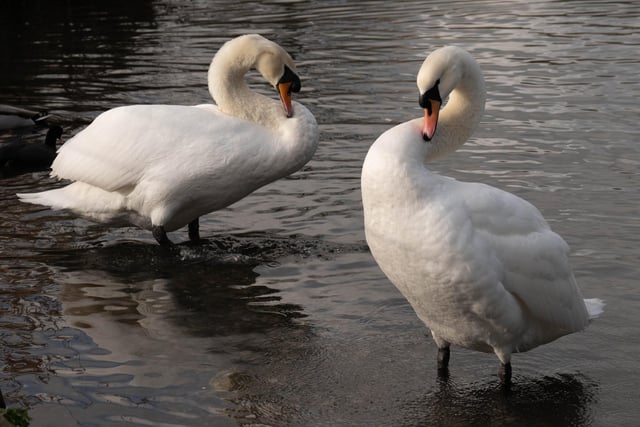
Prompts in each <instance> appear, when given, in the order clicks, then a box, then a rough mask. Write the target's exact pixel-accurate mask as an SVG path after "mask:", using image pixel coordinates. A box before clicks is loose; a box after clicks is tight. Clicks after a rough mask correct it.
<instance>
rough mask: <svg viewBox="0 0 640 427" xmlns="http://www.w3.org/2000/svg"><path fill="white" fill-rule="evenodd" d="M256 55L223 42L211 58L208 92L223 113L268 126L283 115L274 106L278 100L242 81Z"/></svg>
mask: <svg viewBox="0 0 640 427" xmlns="http://www.w3.org/2000/svg"><path fill="white" fill-rule="evenodd" d="M239 52H240V53H239ZM256 59H257V58H256V55H255V54H254V53H252V52H250V51H249V52H247V51H242V50H238V49H233V46H229V43H227V45H225V46H223V47H222V48H221V49H220V50H219V51H218V53H217V54H216V56H215V57H214V58H213V60H212V61H211V65H210V67H209V76H208V77H209V92H210V93H211V96H212V97H213V100H214V101H215V102H216V104H217V105H218V108H219V109H220V111H222V112H223V113H225V114H229V115H232V116H235V117H239V118H242V119H246V120H250V121H252V122H256V123H260V124H262V125H264V126H267V127H272V126H273V124H274V123H277V122H278V121H279V120H281V119H282V118H284V115H283V114H282V111H281V110H278V109H277V108H274V107H279V104H278V103H277V101H274V100H272V99H271V98H268V97H266V96H264V95H261V94H259V93H257V92H255V91H253V90H251V89H250V88H249V86H248V85H247V83H246V82H245V75H246V74H247V72H249V70H250V69H251V68H252V67H253V66H254V64H255V62H256ZM278 113H279V114H278Z"/></svg>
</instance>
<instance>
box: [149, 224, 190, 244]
mask: <svg viewBox="0 0 640 427" xmlns="http://www.w3.org/2000/svg"><path fill="white" fill-rule="evenodd" d="M151 232H152V233H153V237H154V238H155V239H156V241H157V242H158V243H160V246H169V245H172V244H173V243H172V242H171V240H169V238H168V237H167V232H166V230H165V229H164V227H163V226H162V225H153V226H152V227H151ZM189 240H191V241H192V242H198V241H199V240H200V222H199V219H198V218H196V219H194V220H193V221H191V222H190V223H189Z"/></svg>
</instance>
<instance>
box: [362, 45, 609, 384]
mask: <svg viewBox="0 0 640 427" xmlns="http://www.w3.org/2000/svg"><path fill="white" fill-rule="evenodd" d="M418 88H419V91H420V104H421V106H422V107H424V108H425V117H424V118H419V119H414V120H410V121H408V122H405V123H402V124H400V125H398V126H396V127H394V128H392V129H389V130H388V131H386V132H385V133H383V134H382V135H381V136H380V137H379V138H378V139H377V140H376V142H375V143H374V144H373V145H372V147H371V148H370V150H369V153H368V154H367V157H366V159H365V162H364V166H363V170H362V200H363V205H364V219H365V230H366V238H367V242H368V244H369V247H370V249H371V252H372V254H373V256H374V257H375V259H376V261H377V263H378V265H379V266H380V268H381V269H382V271H383V272H384V273H385V274H386V275H387V276H388V278H389V279H390V280H391V282H393V283H394V284H395V285H396V286H397V288H398V289H399V290H400V291H401V292H402V294H403V295H404V296H405V297H406V298H407V300H408V301H409V303H410V304H411V305H412V307H413V308H414V310H415V312H416V314H417V315H418V317H419V318H420V319H421V320H422V321H423V322H424V323H425V324H426V325H427V327H428V328H430V329H431V332H432V335H433V338H434V340H435V342H436V344H437V346H438V349H439V352H438V365H439V368H441V369H443V370H445V369H446V368H447V364H448V360H449V346H450V345H456V346H460V347H465V348H469V349H473V350H478V351H484V352H494V353H495V354H496V355H497V356H498V358H499V359H500V361H501V371H500V374H501V377H502V378H503V379H504V380H506V381H508V380H509V379H510V375H511V365H510V359H511V354H512V353H515V352H521V351H526V350H529V349H532V348H534V347H536V346H539V345H541V344H545V343H548V342H550V341H553V340H555V339H557V338H559V337H561V336H563V335H566V334H570V333H572V332H576V331H580V330H582V329H583V328H585V327H586V326H587V325H588V323H589V320H590V319H591V318H594V317H597V316H598V315H599V314H600V313H601V312H602V307H603V303H602V301H600V300H597V299H592V300H583V298H582V295H581V293H580V290H579V288H578V286H577V284H576V280H575V278H574V276H573V273H572V271H571V267H570V264H569V258H568V255H569V247H568V246H567V244H566V243H565V241H564V240H563V239H562V238H561V237H560V236H559V235H557V234H556V233H554V232H553V231H552V230H551V229H550V228H549V226H548V225H547V223H546V221H545V220H544V218H543V217H542V215H541V214H540V212H539V211H538V210H537V209H536V208H535V207H534V206H533V205H531V204H530V203H529V202H527V201H525V200H523V199H521V198H519V197H517V196H515V195H513V194H510V193H507V192H505V191H502V190H499V189H497V188H494V187H490V186H488V185H484V184H479V183H467V182H459V181H456V180H455V179H452V178H448V177H444V176H441V175H438V174H436V173H434V172H432V171H430V170H429V169H428V168H427V166H426V164H425V163H426V162H427V161H429V160H432V159H434V158H437V157H438V156H441V155H443V154H445V153H448V152H451V151H454V150H455V149H456V148H458V147H459V146H460V145H462V144H463V143H464V142H465V141H466V140H467V139H468V138H469V136H470V135H471V134H472V133H473V130H474V129H475V128H476V127H477V125H478V123H479V121H480V118H481V116H482V113H483V111H484V103H485V89H484V80H483V78H482V73H481V71H480V68H479V66H478V65H477V63H476V62H475V61H474V60H473V58H472V57H471V56H470V55H469V54H468V53H467V52H465V51H464V50H462V49H460V48H456V47H446V48H442V49H439V50H437V51H435V52H433V53H432V54H431V55H429V57H428V58H427V59H426V60H425V61H424V63H423V65H422V67H421V69H420V72H419V74H418ZM447 96H449V101H448V103H447V105H446V107H445V108H443V109H442V111H441V112H440V105H441V103H442V100H443V99H446V98H447Z"/></svg>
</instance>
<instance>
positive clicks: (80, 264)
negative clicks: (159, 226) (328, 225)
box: [43, 235, 340, 336]
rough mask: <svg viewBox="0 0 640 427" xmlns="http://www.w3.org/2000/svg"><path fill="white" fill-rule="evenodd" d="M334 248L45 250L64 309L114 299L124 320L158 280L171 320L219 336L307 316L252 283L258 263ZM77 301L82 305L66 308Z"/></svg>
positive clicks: (275, 241)
mask: <svg viewBox="0 0 640 427" xmlns="http://www.w3.org/2000/svg"><path fill="white" fill-rule="evenodd" d="M338 251H340V248H338V247H335V246H332V245H329V244H325V243H323V242H320V241H315V240H305V239H300V238H295V237H292V238H278V237H268V236H256V235H245V236H222V237H219V238H218V239H217V240H216V241H215V242H207V243H205V244H201V245H191V244H184V245H176V246H174V247H171V248H164V247H160V246H158V245H155V244H151V245H149V244H142V243H139V242H125V243H121V244H118V245H113V246H105V247H97V248H88V249H86V248H85V249H77V250H65V251H64V252H56V251H46V252H44V253H43V256H44V261H45V262H46V263H47V264H49V265H50V266H52V267H53V268H54V269H55V270H56V273H55V281H56V282H58V283H59V284H60V285H62V289H61V294H60V299H61V300H62V302H63V305H64V306H65V307H66V308H65V315H74V314H80V313H83V314H85V315H88V314H91V313H92V312H93V313H95V312H100V311H108V310H109V309H108V307H113V306H115V305H117V306H119V307H121V310H119V311H118V316H119V317H120V318H122V317H123V313H122V311H123V310H124V307H130V308H131V310H133V311H136V310H139V307H138V305H139V302H138V303H135V304H134V303H132V301H136V300H138V299H139V296H140V294H144V292H145V289H148V288H156V289H157V288H158V287H159V286H161V287H162V289H163V292H167V293H169V294H170V300H171V304H173V305H175V306H174V307H172V308H171V309H169V308H166V317H167V318H168V319H170V320H171V321H172V322H173V323H174V324H175V325H177V326H179V327H180V328H184V329H185V333H188V334H192V335H195V336H217V335H233V334H242V333H251V332H257V331H264V330H266V329H270V328H273V327H279V326H286V325H287V324H289V323H290V321H291V320H292V319H296V318H301V317H305V315H304V313H303V309H302V307H300V306H297V305H294V304H288V303H283V302H281V297H280V296H279V295H278V291H277V290H276V289H272V288H269V287H267V286H264V285H259V284H256V280H257V278H258V274H257V273H256V272H255V268H256V267H257V266H258V265H264V264H266V265H269V264H270V263H273V264H275V263H277V260H278V259H282V258H283V257H302V258H305V257H310V256H314V257H327V256H331V255H332V253H335V252H338ZM87 299H93V300H94V301H93V302H89V301H87ZM78 301H82V303H81V306H79V307H75V308H70V307H73V306H74V305H76V304H75V303H77V302H78ZM154 304H155V305H156V306H158V305H161V303H160V302H158V301H156V302H155V303H154ZM134 317H136V316H134ZM138 317H143V316H142V315H139V316H138ZM138 320H139V319H138Z"/></svg>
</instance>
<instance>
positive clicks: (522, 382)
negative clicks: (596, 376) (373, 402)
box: [403, 374, 598, 426]
mask: <svg viewBox="0 0 640 427" xmlns="http://www.w3.org/2000/svg"><path fill="white" fill-rule="evenodd" d="M439 385H440V387H439V388H437V389H436V390H433V391H430V392H429V393H428V394H427V395H426V396H424V398H422V399H420V400H417V401H414V402H411V403H408V404H405V405H403V410H404V411H406V412H407V419H410V420H414V421H411V422H408V423H403V425H407V426H409V425H434V426H435V425H437V426H487V425H491V426H507V425H508V426H518V425H531V426H554V425H557V426H569V425H576V426H580V425H590V424H591V423H592V421H593V415H592V412H591V408H592V406H593V404H594V403H595V400H596V397H595V395H596V393H597V391H598V390H597V388H598V387H597V385H596V384H595V383H594V382H593V381H591V380H589V379H588V378H585V377H584V376H582V375H580V374H576V375H569V374H566V375H558V376H553V377H549V376H547V377H542V378H526V377H522V376H521V377H519V378H518V379H517V384H515V385H514V387H513V388H512V389H511V391H510V392H505V391H504V390H503V389H502V388H501V387H500V386H497V385H487V384H484V383H472V384H466V385H460V384H456V383H455V382H454V381H451V380H443V381H442V382H441V383H440V384H439Z"/></svg>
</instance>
